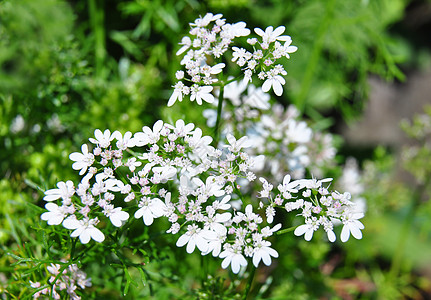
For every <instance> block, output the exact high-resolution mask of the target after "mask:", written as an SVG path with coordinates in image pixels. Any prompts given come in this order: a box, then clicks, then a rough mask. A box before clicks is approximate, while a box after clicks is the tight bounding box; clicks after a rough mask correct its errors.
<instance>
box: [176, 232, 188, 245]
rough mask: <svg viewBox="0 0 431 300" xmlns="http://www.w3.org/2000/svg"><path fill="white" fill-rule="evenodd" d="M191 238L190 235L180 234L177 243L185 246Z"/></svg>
mask: <svg viewBox="0 0 431 300" xmlns="http://www.w3.org/2000/svg"><path fill="white" fill-rule="evenodd" d="M189 239H190V235H188V234H183V235H182V236H180V238H179V239H178V241H177V243H176V245H177V247H182V246H184V245H185V244H187V242H188V241H189Z"/></svg>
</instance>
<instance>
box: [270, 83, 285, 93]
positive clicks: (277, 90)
mask: <svg viewBox="0 0 431 300" xmlns="http://www.w3.org/2000/svg"><path fill="white" fill-rule="evenodd" d="M272 88H273V89H274V93H275V94H276V95H277V96H281V95H282V94H283V86H282V85H281V83H280V82H279V81H278V80H274V81H273V83H272Z"/></svg>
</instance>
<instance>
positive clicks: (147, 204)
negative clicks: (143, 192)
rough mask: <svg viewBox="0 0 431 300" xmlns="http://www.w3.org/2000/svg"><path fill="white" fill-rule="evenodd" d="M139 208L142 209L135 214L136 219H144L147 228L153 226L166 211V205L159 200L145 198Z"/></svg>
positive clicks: (140, 202)
mask: <svg viewBox="0 0 431 300" xmlns="http://www.w3.org/2000/svg"><path fill="white" fill-rule="evenodd" d="M138 206H139V207H140V208H139V209H138V210H137V211H136V212H135V218H136V219H139V218H140V217H142V219H143V220H144V224H145V225H147V226H150V225H151V224H153V221H154V219H155V218H160V217H161V216H163V215H164V214H165V211H166V204H165V203H164V202H163V201H162V200H160V199H158V198H154V199H151V198H149V197H143V198H142V199H141V201H139V204H138Z"/></svg>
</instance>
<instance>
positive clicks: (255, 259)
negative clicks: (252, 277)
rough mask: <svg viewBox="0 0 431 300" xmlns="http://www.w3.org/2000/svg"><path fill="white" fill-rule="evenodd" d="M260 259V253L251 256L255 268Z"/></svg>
mask: <svg viewBox="0 0 431 300" xmlns="http://www.w3.org/2000/svg"><path fill="white" fill-rule="evenodd" d="M261 259H262V253H261V251H256V252H255V253H254V255H253V265H254V266H255V267H256V268H257V266H258V265H259V262H260V260H261Z"/></svg>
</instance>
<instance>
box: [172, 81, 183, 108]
mask: <svg viewBox="0 0 431 300" xmlns="http://www.w3.org/2000/svg"><path fill="white" fill-rule="evenodd" d="M184 88H187V87H186V86H185V85H184V83H182V82H181V81H179V82H177V83H176V84H175V85H174V92H173V93H172V95H171V97H169V100H168V107H169V106H172V105H174V103H175V102H176V101H177V100H178V101H180V102H181V101H183V93H184Z"/></svg>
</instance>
